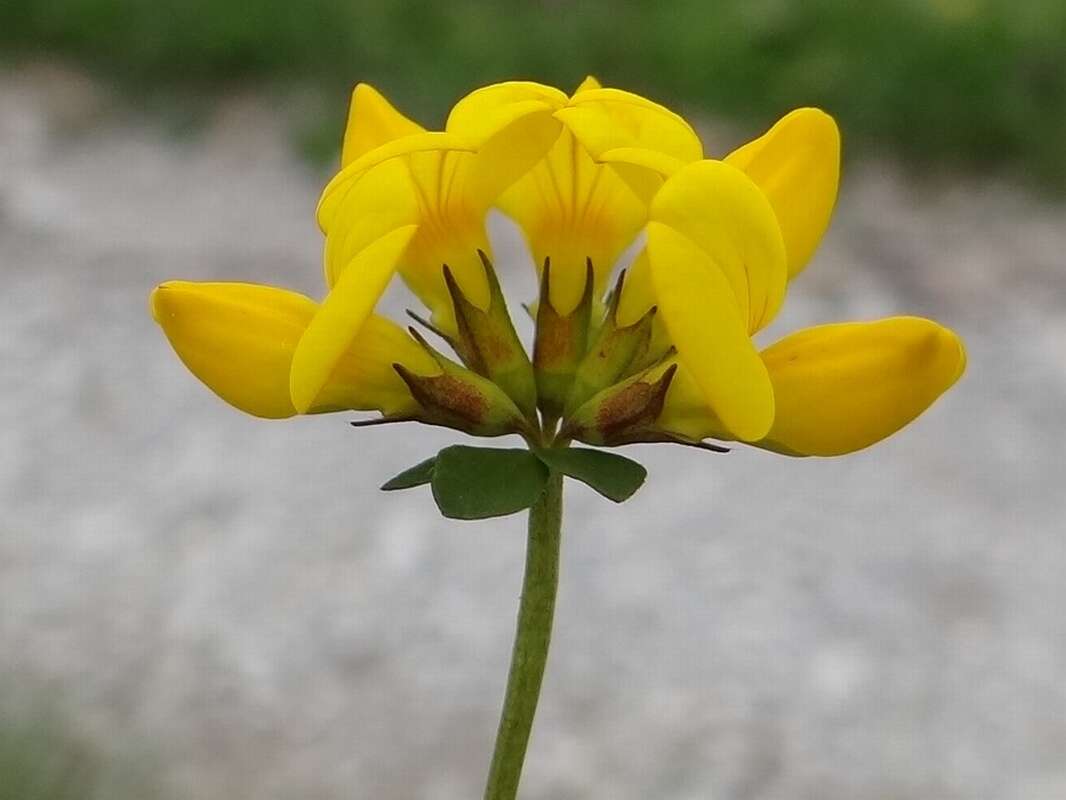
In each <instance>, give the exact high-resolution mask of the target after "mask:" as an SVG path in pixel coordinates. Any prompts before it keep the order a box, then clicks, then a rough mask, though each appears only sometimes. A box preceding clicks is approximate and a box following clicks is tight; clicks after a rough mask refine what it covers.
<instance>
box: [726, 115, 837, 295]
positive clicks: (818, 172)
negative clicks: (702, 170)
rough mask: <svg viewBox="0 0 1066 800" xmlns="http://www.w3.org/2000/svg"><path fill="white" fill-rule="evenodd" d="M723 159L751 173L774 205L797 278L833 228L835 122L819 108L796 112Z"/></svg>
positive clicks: (789, 270) (792, 272)
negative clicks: (822, 239) (828, 230)
mask: <svg viewBox="0 0 1066 800" xmlns="http://www.w3.org/2000/svg"><path fill="white" fill-rule="evenodd" d="M725 160H726V163H729V164H732V165H733V166H735V167H737V168H738V169H741V170H743V171H744V172H745V173H747V175H748V176H749V177H750V178H751V179H752V180H753V181H755V183H756V184H758V186H759V188H760V189H762V191H763V193H764V194H765V195H766V197H767V199H768V200H769V201H770V205H771V206H773V209H774V213H775V214H776V215H777V221H778V224H779V225H780V226H781V233H782V235H783V236H784V240H785V250H786V252H787V253H788V274H789V276H790V277H791V276H793V275H796V274H798V273H799V272H800V270H802V269H803V268H804V267H805V266H806V265H807V262H808V261H809V260H810V258H811V255H812V254H813V253H814V250H815V248H816V247H817V246H818V242H819V241H821V238H822V234H824V233H825V231H826V228H828V227H829V218H830V216H831V215H832V213H833V206H834V204H835V203H836V197H837V184H838V183H839V181H840V131H839V130H838V129H837V126H836V122H834V121H833V118H832V117H830V116H829V115H828V114H826V113H825V112H824V111H820V110H819V109H817V108H800V109H796V110H795V111H792V112H790V113H789V114H786V115H785V116H784V117H782V118H781V119H780V120H779V121H778V122H777V123H776V124H775V125H774V126H773V127H772V128H770V130H769V131H767V132H766V133H765V134H763V135H762V136H760V137H759V138H758V139H755V140H754V141H752V142H748V143H747V144H746V145H744V146H743V147H741V148H739V149H738V150H735V151H733V152H732V153H730V154H729V155H728V156H726V159H725Z"/></svg>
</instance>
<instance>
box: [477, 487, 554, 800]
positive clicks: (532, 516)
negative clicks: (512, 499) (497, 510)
mask: <svg viewBox="0 0 1066 800" xmlns="http://www.w3.org/2000/svg"><path fill="white" fill-rule="evenodd" d="M562 514H563V476H562V475H560V474H559V473H557V472H553V473H552V474H551V477H549V478H548V484H547V485H546V486H545V487H544V493H543V494H542V495H541V496H540V499H539V500H537V502H536V504H534V506H533V507H532V508H531V509H529V543H528V545H527V546H526V574H525V578H523V581H522V599H521V601H520V602H519V604H518V626H517V629H516V631H515V640H514V652H513V653H512V655H511V672H510V674H509V675H508V677H507V693H506V695H505V696H504V700H503V713H502V714H501V715H500V729H499V731H498V732H497V733H496V750H495V752H494V753H493V754H492V766H491V767H490V768H489V781H488V784H487V785H486V786H485V800H514V798H515V796H516V795H517V794H518V782H519V780H520V779H521V777H522V764H523V762H524V761H525V758H526V745H527V744H528V743H529V732H530V729H531V728H532V727H533V716H534V714H536V712H537V699H538V698H539V697H540V684H541V679H542V678H543V677H544V664H545V662H546V661H547V659H548V644H549V643H550V642H551V635H552V618H553V617H554V615H555V591H556V588H557V587H558V584H559V533H560V528H561V524H562Z"/></svg>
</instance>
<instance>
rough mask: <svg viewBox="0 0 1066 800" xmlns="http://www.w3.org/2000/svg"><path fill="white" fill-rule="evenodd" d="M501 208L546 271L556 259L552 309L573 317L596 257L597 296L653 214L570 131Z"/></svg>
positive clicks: (512, 190)
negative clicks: (546, 265)
mask: <svg viewBox="0 0 1066 800" xmlns="http://www.w3.org/2000/svg"><path fill="white" fill-rule="evenodd" d="M497 205H498V206H499V207H500V209H501V210H503V211H504V213H506V214H507V215H508V216H510V217H511V218H512V219H514V220H515V221H516V222H517V223H518V224H519V225H520V226H521V228H522V230H523V231H524V233H525V235H526V239H527V240H528V242H529V246H530V250H531V251H532V253H533V260H534V263H535V264H536V265H537V268H538V269H540V268H541V266H542V265H543V264H544V259H545V258H550V259H551V264H552V273H551V278H552V279H551V284H550V291H551V297H550V300H551V304H552V307H553V308H554V309H555V311H556V312H557V313H558V314H560V315H562V316H569V315H570V313H571V312H572V311H573V310H574V309H575V308H576V307H577V305H578V303H579V302H580V301H581V297H582V296H583V294H584V291H585V277H586V274H587V271H586V260H587V259H591V260H592V266H593V271H594V276H595V281H596V286H595V289H596V296H600V294H601V293H602V290H603V288H604V286H605V284H606V282H607V279H608V277H609V275H610V273H611V269H612V267H613V266H614V263H615V262H616V261H617V260H618V256H619V255H620V254H621V252H622V250H624V249H625V247H626V246H627V245H628V244H629V243H630V242H632V241H633V239H634V238H635V237H636V235H637V232H638V231H639V230H640V227H641V226H642V225H643V224H644V220H645V218H646V210H645V207H644V205H643V204H642V203H641V202H640V201H639V200H638V199H637V198H636V197H635V196H634V195H633V193H632V192H630V191H629V189H628V188H627V187H626V186H625V184H624V183H623V182H622V181H621V180H620V179H619V178H618V176H617V175H615V174H614V173H613V172H612V171H611V170H609V169H607V168H605V167H603V166H601V165H598V164H596V163H595V162H593V160H592V158H591V157H590V156H589V155H588V153H586V152H585V150H584V148H582V147H581V146H580V145H579V144H578V143H577V142H576V140H575V139H574V137H573V136H572V135H571V134H570V133H569V132H568V131H564V132H563V133H562V135H560V136H559V137H558V139H557V141H556V142H555V145H554V146H553V147H552V148H551V150H550V151H549V152H548V154H547V155H546V156H545V157H544V158H543V160H542V161H541V162H540V163H539V164H537V165H536V166H535V167H533V169H531V170H529V172H528V173H527V174H526V175H525V176H524V177H522V178H521V179H520V180H519V181H518V182H517V183H516V184H515V185H514V186H512V187H511V188H510V189H509V190H508V191H507V192H505V193H504V194H503V195H502V197H501V198H500V200H499V202H498V203H497Z"/></svg>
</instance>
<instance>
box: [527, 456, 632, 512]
mask: <svg viewBox="0 0 1066 800" xmlns="http://www.w3.org/2000/svg"><path fill="white" fill-rule="evenodd" d="M536 453H537V457H538V458H539V459H540V460H541V461H543V462H544V463H545V464H547V465H548V466H549V467H551V468H552V469H554V470H557V471H559V472H561V473H563V474H564V475H567V476H569V477H571V478H574V479H575V480H579V481H581V482H582V483H584V484H587V485H588V486H590V487H592V488H593V489H595V490H596V491H597V492H599V493H600V494H602V495H603V496H604V497H606V498H607V499H608V500H613V501H614V502H616V503H621V502H622V501H624V500H628V499H629V498H630V497H632V496H633V493H634V492H635V491H637V489H639V488H640V487H641V485H642V484H643V483H644V479H645V478H646V477H647V476H648V471H647V470H646V469H644V467H642V466H641V465H640V464H638V463H637V462H636V461H633V460H632V459H628V458H626V457H625V456H620V455H618V454H617V453H607V452H604V451H603V450H591V449H589V448H585V447H566V448H560V449H556V450H541V449H538V450H537V451H536Z"/></svg>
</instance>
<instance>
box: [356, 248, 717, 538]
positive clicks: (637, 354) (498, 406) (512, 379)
mask: <svg viewBox="0 0 1066 800" xmlns="http://www.w3.org/2000/svg"><path fill="white" fill-rule="evenodd" d="M479 255H480V256H481V261H482V264H483V265H484V268H485V272H486V276H487V278H488V281H489V287H490V302H489V304H488V306H487V307H486V308H484V309H482V308H479V307H478V306H475V305H474V304H473V303H471V302H470V301H469V299H468V298H467V297H466V296H465V295H464V294H463V292H462V290H461V289H460V287H459V285H458V283H457V282H456V281H455V279H454V277H453V275H452V273H451V271H450V270H449V269H448V267H447V266H446V265H445V266H443V267H442V270H443V277H444V283H445V285H446V286H447V289H448V293H449V296H450V298H451V301H452V305H453V308H454V311H455V329H454V331H449V332H445V331H442V330H440V329H438V328H436V327H434V326H433V325H432V324H431V323H430V322H428V321H426V320H423V319H422V318H420V317H418V316H416V315H414V314H413V313H412V314H411V316H412V317H414V319H415V320H416V321H418V322H419V323H420V324H421V325H422V326H423V327H425V328H427V329H428V330H429V331H431V332H432V333H434V334H436V335H437V336H438V337H440V338H441V339H443V340H444V341H445V342H446V343H447V344H448V345H449V346H450V347H451V348H452V350H453V351H454V352H455V354H456V356H458V358H459V359H460V361H461V362H462V363H459V362H457V361H454V360H452V359H450V358H448V357H447V356H445V355H443V354H442V353H440V352H438V351H437V350H436V349H434V347H433V346H431V345H430V344H429V343H428V342H427V341H426V339H425V338H424V337H423V336H422V335H421V334H420V333H418V332H417V331H416V330H415V329H413V328H412V329H410V331H411V335H412V336H413V337H414V338H415V339H416V340H417V341H418V342H419V344H420V345H421V346H422V347H423V348H425V350H426V352H428V353H429V354H430V355H431V356H432V358H433V359H434V361H435V362H436V364H437V366H438V368H439V373H438V374H434V375H420V374H416V373H414V372H412V371H411V370H410V369H408V368H406V367H404V366H403V365H401V364H394V365H393V367H394V369H395V370H396V372H397V374H398V375H399V376H400V377H401V378H402V379H403V381H404V382H405V383H406V385H407V388H408V389H409V391H410V393H411V396H412V398H413V399H414V400H415V403H416V404H417V410H416V411H415V412H413V413H411V414H409V415H407V416H405V417H402V418H401V417H393V418H386V419H381V420H371V421H365V422H357V423H353V424H356V425H367V424H378V423H380V422H393V421H401V420H402V419H412V420H417V421H420V422H424V423H428V424H431V425H441V426H444V427H448V428H453V429H455V430H459V431H463V432H465V433H468V434H471V435H474V436H487V437H494V436H504V435H508V434H517V435H519V436H521V437H522V438H523V439H524V440H525V442H526V445H527V447H528V449H509V450H504V449H484V448H474V447H458V446H457V447H450V448H445V449H444V450H442V451H441V452H440V453H438V454H437V455H436V456H434V457H433V458H431V459H427V460H426V461H424V462H422V463H421V464H418V465H416V466H414V467H412V468H411V469H408V470H405V471H404V472H402V473H401V474H400V475H397V476H396V477H395V478H393V479H392V480H390V481H389V482H388V483H386V484H385V485H384V486H383V487H382V488H383V489H386V490H389V491H392V490H398V489H407V488H412V487H415V486H421V485H425V484H430V485H431V486H432V488H433V497H434V499H435V500H436V502H437V505H438V506H439V508H440V510H441V513H443V514H444V515H445V516H446V517H451V518H456V519H481V518H483V517H492V516H500V515H503V514H510V513H514V512H515V511H519V510H522V509H525V508H529V507H530V506H531V504H533V503H534V502H536V500H537V498H538V497H540V494H541V491H542V490H543V487H544V485H545V482H546V481H547V480H548V478H549V476H550V475H552V474H559V475H566V476H568V477H571V478H573V479H575V480H578V481H580V482H583V483H585V484H587V485H588V486H590V487H592V488H593V489H594V490H596V491H597V492H599V493H600V494H602V495H603V496H604V497H607V498H609V499H611V500H613V501H615V502H622V501H623V500H625V499H627V498H628V497H630V496H631V495H632V494H633V492H635V491H636V489H637V488H638V487H639V486H640V484H641V483H642V482H643V480H644V476H645V471H644V468H643V467H641V466H640V465H639V464H637V463H636V462H634V461H631V460H629V459H627V458H624V457H622V456H619V455H616V454H614V453H606V452H601V451H596V450H590V449H587V448H579V447H571V446H570V445H571V443H572V442H584V443H586V444H590V445H594V446H598V447H616V446H620V445H626V444H635V443H643V442H674V443H679V444H686V445H694V446H703V447H704V448H705V449H722V448H716V447H715V446H713V445H703V444H702V443H700V442H694V441H687V440H684V441H683V440H681V439H680V438H679V437H677V436H675V435H672V434H666V433H663V432H662V431H661V430H659V428H658V426H657V425H656V423H657V420H658V418H659V415H660V414H661V412H662V409H663V404H664V403H665V401H666V395H667V392H668V391H669V389H670V384H671V382H672V380H673V377H674V374H675V373H676V370H677V365H676V359H674V358H671V356H672V352H670V351H666V352H664V351H665V350H666V345H664V344H656V341H657V338H658V337H657V335H656V333H655V308H652V309H650V310H649V311H648V312H647V313H646V314H645V315H644V316H643V317H641V318H640V319H639V320H637V321H636V322H634V323H632V324H631V325H628V326H621V325H619V324H618V306H619V302H620V297H621V293H622V289H623V286H624V280H625V273H624V272H623V273H622V274H621V275H620V276H619V278H618V281H617V283H616V285H615V287H614V289H613V290H612V291H611V292H610V294H609V296H608V297H607V298H606V299H605V305H604V304H602V303H601V302H600V299H599V298H598V297H597V296H596V288H595V273H594V270H593V266H592V263H591V262H587V263H586V264H585V290H584V292H583V294H582V298H581V301H580V302H579V303H578V305H577V306H576V307H575V308H574V310H573V311H571V312H570V313H569V314H568V315H565V316H564V315H562V314H559V313H558V312H557V311H556V309H555V308H554V307H553V306H552V304H551V301H550V297H551V282H552V270H553V267H552V264H551V262H550V261H549V260H547V259H546V260H545V263H544V269H543V270H542V272H541V282H540V297H539V299H538V302H537V305H536V310H535V313H533V317H534V321H535V324H536V330H535V333H534V339H533V358H532V359H530V358H529V357H528V356H527V354H526V350H525V348H524V347H523V346H522V342H521V340H520V339H519V336H518V334H517V332H516V331H515V327H514V325H513V323H512V320H511V317H510V315H509V314H508V311H507V304H506V302H505V301H504V297H503V292H502V291H501V289H500V283H499V280H498V278H497V276H496V272H495V270H494V269H493V266H492V262H491V261H490V260H489V258H488V256H487V255H485V253H483V252H480V251H479ZM601 309H602V311H601Z"/></svg>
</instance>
